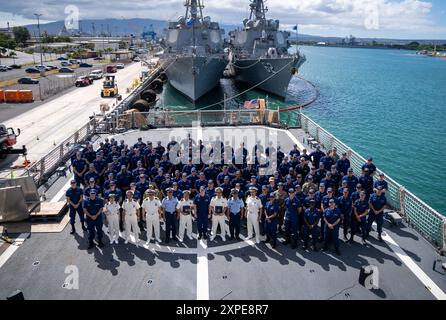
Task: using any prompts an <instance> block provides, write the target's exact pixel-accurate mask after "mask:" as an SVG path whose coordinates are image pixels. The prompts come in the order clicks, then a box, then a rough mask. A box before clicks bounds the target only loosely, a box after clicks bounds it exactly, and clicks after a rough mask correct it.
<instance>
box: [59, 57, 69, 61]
mask: <svg viewBox="0 0 446 320" xmlns="http://www.w3.org/2000/svg"><path fill="white" fill-rule="evenodd" d="M57 60H59V61H66V60H68V59H67V58H65V57H59V58H57Z"/></svg>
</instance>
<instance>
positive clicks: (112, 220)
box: [104, 193, 121, 244]
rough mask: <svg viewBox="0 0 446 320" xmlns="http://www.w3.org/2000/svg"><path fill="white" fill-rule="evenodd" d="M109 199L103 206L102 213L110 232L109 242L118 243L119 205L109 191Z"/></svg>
mask: <svg viewBox="0 0 446 320" xmlns="http://www.w3.org/2000/svg"><path fill="white" fill-rule="evenodd" d="M108 199H109V201H108V202H107V203H106V204H105V206H104V213H105V216H106V217H107V221H108V231H109V233H110V243H112V244H113V242H114V243H116V244H118V239H119V211H120V210H119V209H120V208H121V206H120V205H119V204H118V203H117V202H116V195H115V194H113V193H111V194H109V196H108Z"/></svg>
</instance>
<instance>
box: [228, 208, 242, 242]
mask: <svg viewBox="0 0 446 320" xmlns="http://www.w3.org/2000/svg"><path fill="white" fill-rule="evenodd" d="M229 232H230V233H231V237H238V236H239V234H240V212H239V213H237V214H233V213H229Z"/></svg>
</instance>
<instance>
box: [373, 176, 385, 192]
mask: <svg viewBox="0 0 446 320" xmlns="http://www.w3.org/2000/svg"><path fill="white" fill-rule="evenodd" d="M378 187H382V188H383V193H386V191H387V190H389V185H388V183H387V181H386V180H384V173H382V172H380V173H379V175H378V180H376V181H375V182H374V183H373V189H374V190H376V189H378Z"/></svg>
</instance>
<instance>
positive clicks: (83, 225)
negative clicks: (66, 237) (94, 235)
mask: <svg viewBox="0 0 446 320" xmlns="http://www.w3.org/2000/svg"><path fill="white" fill-rule="evenodd" d="M82 230H84V231H87V227H86V226H85V224H84V223H83V222H82Z"/></svg>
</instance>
